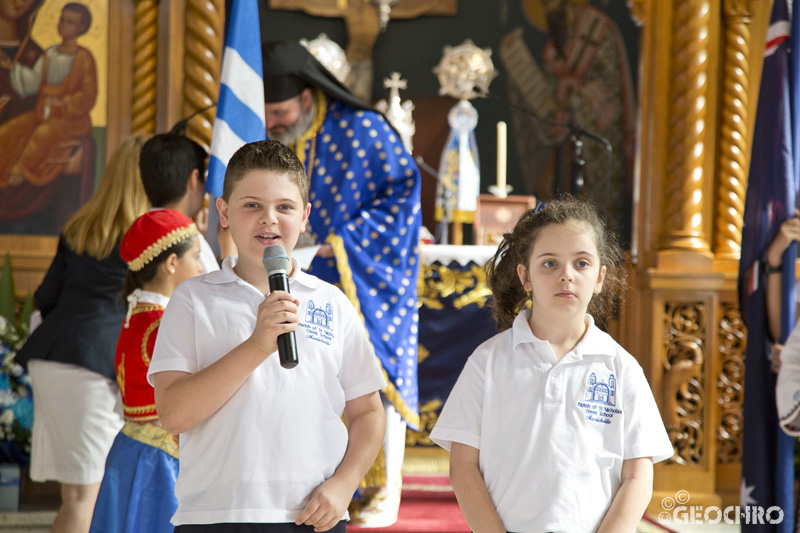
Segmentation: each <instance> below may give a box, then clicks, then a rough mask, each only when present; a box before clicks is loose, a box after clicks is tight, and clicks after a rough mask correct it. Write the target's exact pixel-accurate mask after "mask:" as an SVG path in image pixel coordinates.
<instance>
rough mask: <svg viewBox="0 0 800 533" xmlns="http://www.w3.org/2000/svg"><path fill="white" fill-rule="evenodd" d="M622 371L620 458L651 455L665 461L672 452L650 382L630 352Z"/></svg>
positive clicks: (655, 458) (656, 459)
mask: <svg viewBox="0 0 800 533" xmlns="http://www.w3.org/2000/svg"><path fill="white" fill-rule="evenodd" d="M629 357H630V361H631V363H632V364H630V363H629V366H628V368H627V369H626V370H627V372H625V374H624V375H625V377H626V380H625V382H623V383H620V387H624V388H623V389H622V390H623V391H624V394H625V396H624V404H623V409H624V413H625V429H624V431H625V437H624V438H625V441H624V442H625V448H624V457H623V459H636V458H639V457H652V458H653V462H654V463H657V462H659V461H664V460H666V459H669V458H670V457H672V455H673V454H674V453H675V452H674V450H673V448H672V443H671V442H670V440H669V436H668V435H667V430H666V428H665V427H664V420H663V419H662V418H661V413H660V412H659V411H658V406H657V405H656V400H655V398H654V397H653V392H652V391H651V390H650V384H649V383H647V378H646V377H645V375H644V370H642V367H641V366H639V363H638V362H636V360H635V359H634V358H633V356H630V355H629Z"/></svg>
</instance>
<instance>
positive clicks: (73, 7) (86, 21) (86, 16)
mask: <svg viewBox="0 0 800 533" xmlns="http://www.w3.org/2000/svg"><path fill="white" fill-rule="evenodd" d="M61 11H72V12H73V13H78V14H79V15H80V16H81V17H83V31H81V33H80V35H83V34H84V33H86V32H87V31H89V28H91V27H92V12H91V11H89V8H88V7H86V6H85V5H83V4H79V3H78V2H70V3H68V4H66V5H65V6H64V7H62V8H61Z"/></svg>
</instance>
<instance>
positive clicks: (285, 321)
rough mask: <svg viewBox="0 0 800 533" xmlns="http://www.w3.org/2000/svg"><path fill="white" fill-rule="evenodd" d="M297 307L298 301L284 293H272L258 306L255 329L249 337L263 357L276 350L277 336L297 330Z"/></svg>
mask: <svg viewBox="0 0 800 533" xmlns="http://www.w3.org/2000/svg"><path fill="white" fill-rule="evenodd" d="M298 305H300V300H297V299H295V298H292V296H291V295H290V294H289V293H288V292H286V291H273V292H271V293H269V294H268V295H267V297H266V298H264V301H263V302H261V304H259V306H258V317H257V319H256V327H255V329H254V330H253V334H252V335H250V341H251V342H253V344H255V346H256V347H257V348H258V349H259V350H261V351H262V352H264V355H269V354H271V353H274V352H275V351H276V350H277V349H278V335H282V334H283V333H289V332H290V331H294V330H296V329H297V324H298V322H299V319H298V317H297V306H298Z"/></svg>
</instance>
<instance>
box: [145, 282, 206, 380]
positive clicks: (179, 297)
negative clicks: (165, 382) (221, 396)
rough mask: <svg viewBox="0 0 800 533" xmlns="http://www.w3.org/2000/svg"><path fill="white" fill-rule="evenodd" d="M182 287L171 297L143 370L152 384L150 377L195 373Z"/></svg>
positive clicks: (191, 326) (190, 316) (189, 310)
mask: <svg viewBox="0 0 800 533" xmlns="http://www.w3.org/2000/svg"><path fill="white" fill-rule="evenodd" d="M186 285H187V284H186V283H182V284H181V285H179V286H178V288H177V289H175V292H173V293H172V297H171V298H170V299H169V303H168V304H167V308H166V310H165V311H164V315H163V316H162V317H161V325H160V326H159V328H158V336H157V337H156V344H155V348H154V349H153V357H152V359H151V361H150V368H149V369H148V370H147V381H148V383H150V385H152V384H153V374H156V373H157V372H164V371H170V370H176V371H179V372H188V373H189V374H194V373H195V372H197V357H196V353H197V350H196V346H195V340H196V337H195V323H194V309H193V305H192V298H191V296H190V294H189V291H187V290H185V289H186Z"/></svg>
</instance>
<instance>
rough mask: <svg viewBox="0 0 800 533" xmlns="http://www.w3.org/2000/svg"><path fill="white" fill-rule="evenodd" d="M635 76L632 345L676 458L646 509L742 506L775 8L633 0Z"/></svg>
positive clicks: (627, 329)
mask: <svg viewBox="0 0 800 533" xmlns="http://www.w3.org/2000/svg"><path fill="white" fill-rule="evenodd" d="M628 5H629V6H630V8H631V13H632V14H633V16H634V18H635V19H636V20H637V21H638V22H640V23H641V24H642V25H643V30H642V42H641V47H640V50H641V56H640V59H641V64H640V78H639V82H640V83H639V87H640V94H639V104H640V106H639V117H640V118H639V124H638V127H639V132H640V134H639V136H638V140H637V142H638V146H637V151H638V168H637V170H638V173H639V175H638V179H637V184H636V188H637V194H636V196H637V205H636V206H635V215H634V245H633V249H632V260H633V263H634V264H633V277H632V279H633V289H632V290H631V292H630V294H629V299H628V304H627V305H626V308H625V310H624V312H623V317H622V320H621V338H622V339H623V345H625V346H626V347H628V348H629V349H630V350H631V351H632V353H634V355H636V356H637V358H638V359H639V361H640V363H641V364H642V367H643V368H644V369H645V373H646V375H647V377H648V380H649V381H650V385H651V387H652V388H653V392H654V394H655V396H656V400H657V402H658V405H659V408H660V410H661V414H662V417H663V419H664V424H665V427H666V428H667V430H668V434H669V437H670V439H671V441H672V444H673V448H674V451H675V455H673V457H672V459H670V460H668V461H665V462H662V463H659V464H658V465H656V474H655V483H654V487H655V493H654V498H653V500H652V502H651V506H650V511H651V512H653V513H656V515H657V514H658V513H659V512H661V511H663V509H661V505H660V503H661V500H662V499H663V498H664V497H668V496H669V497H673V498H674V497H675V494H676V492H677V491H679V490H685V491H687V492H688V493H689V494H690V496H691V500H690V503H691V505H705V506H708V505H721V504H724V505H735V504H738V487H739V476H740V470H739V468H740V466H739V465H740V463H741V428H742V401H743V393H744V391H743V380H744V371H745V360H744V346H745V340H746V332H745V329H744V325H743V324H742V321H741V315H740V313H739V309H738V302H737V292H736V285H737V283H736V282H737V271H738V260H739V255H740V253H741V233H742V219H743V213H744V196H745V191H746V188H747V173H748V170H749V160H750V146H751V138H752V126H753V122H754V118H755V105H756V103H757V100H758V98H757V97H758V87H759V80H760V76H761V66H762V63H763V58H762V56H761V53H760V50H763V43H764V42H765V37H766V28H767V25H768V21H769V13H770V10H771V6H772V2H771V0H671V1H664V2H662V1H661V0H635V1H633V0H632V1H629V2H628Z"/></svg>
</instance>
